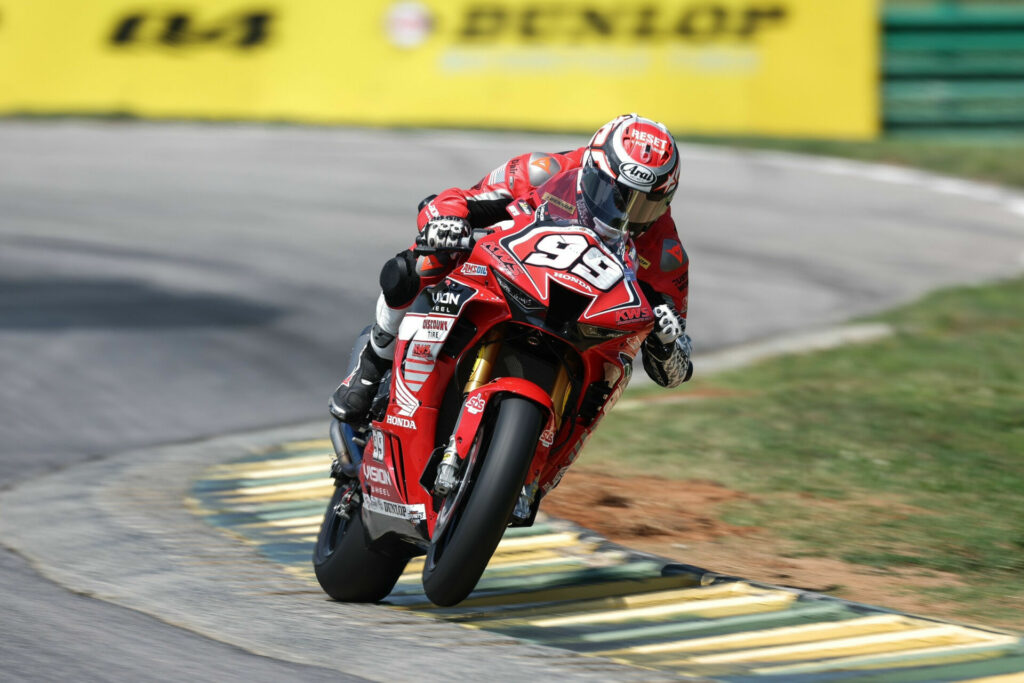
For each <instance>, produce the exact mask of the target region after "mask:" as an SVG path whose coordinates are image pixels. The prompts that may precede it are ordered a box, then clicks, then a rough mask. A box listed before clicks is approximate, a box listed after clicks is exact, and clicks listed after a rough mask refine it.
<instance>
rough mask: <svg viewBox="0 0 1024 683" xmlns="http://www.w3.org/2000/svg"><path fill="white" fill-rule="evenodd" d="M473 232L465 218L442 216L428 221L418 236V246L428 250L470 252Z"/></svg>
mask: <svg viewBox="0 0 1024 683" xmlns="http://www.w3.org/2000/svg"><path fill="white" fill-rule="evenodd" d="M472 235H473V230H472V228H470V226H469V222H468V221H466V219H465V218H460V217H459V216H441V217H440V218H431V219H430V220H429V221H427V223H426V225H424V226H423V229H422V230H420V234H419V235H417V236H416V246H418V247H423V248H427V249H446V250H452V251H469V249H470V238H471V237H472Z"/></svg>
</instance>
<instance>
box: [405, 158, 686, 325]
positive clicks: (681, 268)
mask: <svg viewBox="0 0 1024 683" xmlns="http://www.w3.org/2000/svg"><path fill="white" fill-rule="evenodd" d="M585 151H586V147H580V148H579V149H576V150H573V151H571V152H565V153H561V154H546V153H537V152H535V153H533V154H523V155H520V156H517V157H515V158H513V159H511V160H510V161H508V162H507V163H505V164H502V165H501V166H499V167H498V168H496V169H494V170H493V171H492V172H491V173H489V174H488V175H487V176H486V177H485V178H483V179H482V180H481V181H480V182H479V183H477V184H476V185H474V186H473V187H471V188H470V189H468V190H462V189H459V188H454V187H453V188H451V189H448V190H445V191H444V192H442V193H441V194H439V195H437V196H436V197H434V198H433V199H431V200H430V201H428V202H427V203H426V204H425V205H424V206H423V208H422V209H421V210H420V213H419V217H418V219H417V225H418V226H419V228H420V229H421V230H422V229H423V226H424V225H426V223H427V221H429V220H430V219H432V218H439V217H441V216H458V217H460V218H465V219H467V220H468V221H469V224H470V225H471V226H472V227H473V228H484V227H487V226H490V225H493V224H495V223H497V222H499V221H503V220H508V219H509V214H508V212H507V211H506V207H507V206H508V204H509V203H510V202H512V201H513V200H516V199H525V200H526V201H528V202H530V204H531V205H532V206H533V207H534V208H536V207H537V205H538V204H540V201H541V200H540V198H539V197H537V195H536V193H535V192H534V190H536V189H537V188H538V187H540V185H541V184H543V183H544V182H546V181H547V180H549V179H550V178H552V177H554V176H555V175H557V174H559V173H565V172H567V171H573V170H575V169H577V168H579V167H580V164H581V159H582V157H583V153H584V152H585ZM634 244H635V245H636V249H637V256H638V261H639V263H640V272H638V273H637V279H639V280H640V282H641V283H645V284H646V285H647V286H648V288H650V289H653V290H654V291H655V292H658V293H659V294H661V295H663V296H664V297H666V298H667V299H668V300H669V301H671V303H672V305H673V306H674V307H675V309H676V311H678V312H679V314H680V315H681V316H682V317H684V318H685V317H686V299H687V291H688V288H689V279H688V278H689V265H690V264H689V258H688V257H687V255H686V251H685V250H684V249H683V245H682V243H681V242H680V240H679V235H678V234H677V233H676V225H675V222H674V221H673V220H672V215H671V209H669V210H668V211H666V212H665V214H664V215H663V216H662V217H661V218H659V219H658V220H656V221H655V222H654V223H653V224H652V225H651V227H650V228H648V229H647V231H646V232H644V233H643V234H642V235H640V236H639V237H638V238H635V239H634ZM451 268H452V265H451V263H450V262H444V261H441V260H439V259H433V258H428V259H424V260H423V261H421V264H420V266H419V271H420V277H421V282H422V285H423V286H428V285H433V284H436V283H437V282H439V281H440V280H441V279H442V278H443V277H444V276H445V275H446V274H447V273H448V271H449V270H451ZM645 289H646V288H645ZM657 303H660V302H657ZM657 303H656V302H651V305H652V306H654V305H657Z"/></svg>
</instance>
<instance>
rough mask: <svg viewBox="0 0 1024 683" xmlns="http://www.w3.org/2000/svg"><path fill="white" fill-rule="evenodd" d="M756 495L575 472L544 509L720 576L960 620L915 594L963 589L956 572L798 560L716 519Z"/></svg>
mask: <svg viewBox="0 0 1024 683" xmlns="http://www.w3.org/2000/svg"><path fill="white" fill-rule="evenodd" d="M749 498H750V496H748V495H747V494H745V493H741V492H738V491H733V490H731V489H728V488H726V487H724V486H722V485H721V484H718V483H715V482H712V481H705V480H688V481H667V480H663V479H658V478H656V477H629V478H625V479H623V478H621V477H614V476H610V475H605V474H597V473H593V472H588V471H586V470H574V471H573V472H571V473H570V474H569V475H567V476H566V478H565V480H564V481H563V482H562V483H561V484H560V485H559V487H558V488H557V489H555V490H554V491H553V492H552V493H551V495H550V496H549V497H547V498H545V500H544V504H543V506H542V507H543V509H544V511H545V512H547V513H549V514H551V515H554V516H556V517H562V518H565V519H570V520H572V521H574V522H577V523H578V524H581V525H582V526H585V527H587V528H588V529H593V530H595V531H597V532H599V533H601V534H602V535H604V536H606V537H608V538H609V539H611V540H612V541H615V542H616V543H621V544H623V545H626V546H629V547H631V548H636V549H637V550H641V551H644V552H649V553H654V554H656V555H661V556H663V557H668V558H671V559H674V560H677V561H679V562H683V563H685V564H692V565H696V566H699V567H703V568H704V569H708V570H711V571H714V572H718V573H720V574H729V575H735V576H742V577H744V578H747V579H750V580H753V581H761V582H764V583H771V584H775V585H782V586H792V587H796V588H802V589H805V590H811V591H815V592H819V593H828V594H829V595H835V596H837V597H842V598H845V599H847V600H854V601H856V602H865V603H870V604H876V605H882V606H885V607H888V608H890V609H897V610H901V611H905V612H909V613H912V614H922V615H927V616H931V617H946V618H950V619H956V616H955V615H954V612H953V607H954V606H953V605H949V604H947V603H945V602H940V601H936V600H930V599H928V598H927V596H923V595H921V594H920V593H917V592H915V589H920V588H940V587H952V586H960V585H963V584H962V582H961V581H960V579H959V577H957V576H955V575H953V574H944V573H940V572H931V571H928V572H925V571H920V570H914V569H893V568H888V569H875V568H872V567H867V566H863V565H856V564H850V563H847V562H843V561H841V560H834V559H828V558H821V557H794V556H793V554H794V552H793V548H792V547H791V546H790V545H789V544H788V543H786V542H785V541H783V540H780V539H778V538H776V537H773V536H772V535H771V534H769V533H768V532H766V531H765V530H763V529H759V528H757V527H744V526H736V525H734V524H728V523H726V522H723V521H721V520H720V519H718V518H717V517H716V513H715V507H716V506H718V505H720V504H722V503H725V502H731V501H736V500H746V499H749Z"/></svg>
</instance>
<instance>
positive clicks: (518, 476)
mask: <svg viewBox="0 0 1024 683" xmlns="http://www.w3.org/2000/svg"><path fill="white" fill-rule="evenodd" d="M543 426H544V414H543V412H542V411H541V409H540V407H538V406H537V405H536V404H535V403H533V402H531V401H528V400H526V399H524V398H518V397H508V398H505V399H504V400H502V401H501V403H500V404H499V405H498V414H497V418H496V420H495V423H494V430H493V432H492V437H491V440H490V444H489V445H488V446H487V450H486V452H485V453H483V454H482V456H483V457H482V463H481V464H480V466H479V468H478V472H477V473H476V476H475V477H474V476H473V473H467V474H466V476H467V477H471V478H470V479H468V480H467V481H466V482H465V483H464V484H463V485H464V486H466V485H468V486H471V487H472V488H471V489H470V490H469V491H468V492H467V493H466V495H465V498H464V499H463V501H462V503H461V507H462V509H461V510H456V511H455V512H454V514H453V516H452V518H451V520H450V521H449V522H448V526H447V527H446V528H445V530H444V533H443V534H442V536H441V537H440V538H437V539H435V541H434V542H433V543H431V544H430V550H429V551H428V552H427V557H426V561H425V562H424V563H423V591H424V592H425V593H426V594H427V597H428V598H430V601H431V602H433V603H434V604H436V605H440V606H442V607H448V606H451V605H455V604H457V603H459V602H462V601H463V600H464V599H465V598H466V596H467V595H469V594H470V592H472V590H473V588H475V587H476V584H477V582H478V581H479V580H480V575H481V574H483V573H484V569H486V568H487V563H488V562H490V560H491V555H493V554H494V549H495V548H497V547H498V542H499V541H501V537H502V535H503V534H504V533H505V528H506V526H507V525H508V520H509V518H510V517H511V516H512V510H513V509H514V508H515V504H516V500H517V499H518V498H519V492H520V491H521V490H522V488H523V480H524V479H525V478H526V474H527V472H528V470H529V467H530V462H531V461H532V460H533V455H534V452H535V451H536V449H537V442H538V439H539V438H540V431H541V429H542V428H543Z"/></svg>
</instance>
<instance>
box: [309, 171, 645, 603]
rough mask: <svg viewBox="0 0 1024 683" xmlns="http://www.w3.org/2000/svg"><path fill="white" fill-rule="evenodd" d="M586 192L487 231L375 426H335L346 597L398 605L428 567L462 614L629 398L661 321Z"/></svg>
mask: <svg viewBox="0 0 1024 683" xmlns="http://www.w3.org/2000/svg"><path fill="white" fill-rule="evenodd" d="M574 185H575V183H574V182H573V183H572V186H566V187H565V188H563V190H564V191H562V192H558V188H552V190H553V191H548V192H545V193H544V194H543V195H542V199H543V201H544V203H543V204H541V205H540V207H538V209H537V210H536V212H534V210H533V209H532V208H531V206H530V205H529V204H528V203H527V202H525V201H518V202H514V203H512V204H510V206H509V209H508V211H509V213H510V214H511V216H512V220H511V221H505V222H504V223H502V224H499V225H498V226H495V227H494V228H493V229H490V230H488V231H482V232H480V231H478V232H477V233H476V239H475V243H474V245H473V249H472V251H471V252H470V254H469V256H468V257H467V258H466V259H465V260H464V261H463V262H462V263H461V265H460V266H458V267H457V268H456V269H454V270H453V271H452V272H451V274H450V275H449V276H448V277H447V279H446V280H445V281H444V282H442V283H441V284H439V285H438V286H436V287H434V288H431V289H427V290H424V292H423V293H422V294H421V295H420V297H419V298H418V299H417V300H416V301H415V302H414V303H413V305H412V306H411V307H410V309H409V311H408V312H407V313H406V315H405V318H404V319H403V321H402V324H401V328H400V331H399V335H398V339H397V341H396V350H395V363H394V367H393V370H392V371H391V374H390V376H389V377H388V376H386V377H385V379H384V381H383V382H382V383H381V389H380V391H379V392H378V394H377V397H376V399H375V400H374V402H373V406H372V408H371V410H370V418H369V420H370V421H369V423H368V424H366V425H357V426H352V425H349V424H343V423H340V422H334V423H333V424H332V426H331V439H332V442H333V444H334V448H335V451H336V452H337V458H336V460H335V462H334V465H333V467H332V475H333V476H334V478H335V483H336V488H335V491H334V495H333V497H332V499H331V502H330V504H329V505H328V507H327V511H326V514H325V517H324V521H323V524H322V526H321V529H320V533H319V537H318V539H317V543H316V548H315V551H314V556H313V565H314V568H315V570H316V576H317V579H318V580H319V582H320V585H321V586H322V587H323V589H324V591H325V592H326V593H327V594H328V595H330V596H331V597H333V598H335V599H337V600H342V601H349V602H376V601H378V600H382V599H383V598H385V597H386V596H387V595H388V593H390V592H391V590H392V588H393V587H394V585H395V583H396V582H397V581H398V577H399V576H400V575H401V573H402V571H403V570H404V568H405V566H406V564H407V563H408V561H409V559H410V558H412V557H414V556H416V555H423V554H425V555H426V558H425V561H424V565H423V588H424V591H425V593H426V595H427V597H428V598H429V599H430V600H431V601H432V602H434V603H436V604H437V605H441V606H448V605H454V604H456V603H458V602H460V601H462V600H463V599H464V598H465V597H466V596H467V595H469V593H470V592H471V591H472V590H473V588H474V587H475V586H476V583H477V581H479V579H480V576H481V574H482V573H483V571H484V569H485V568H486V567H487V563H488V562H489V561H490V558H491V555H492V554H493V553H494V550H495V548H496V547H497V545H498V542H499V541H500V540H501V537H502V535H503V533H504V530H505V528H506V527H507V526H510V525H511V526H529V525H531V524H532V523H533V521H534V518H535V517H536V515H537V510H538V506H539V505H540V502H541V500H542V499H543V497H544V495H545V494H547V493H548V492H549V491H550V490H551V489H553V488H554V487H555V486H556V485H557V484H558V482H559V480H560V479H561V478H562V476H563V475H564V474H565V472H566V470H567V469H568V468H569V466H570V465H571V464H572V463H573V461H574V460H575V459H576V457H577V455H578V454H579V452H580V450H581V448H582V447H583V445H584V443H585V442H586V440H587V437H588V436H589V435H590V433H591V432H592V431H593V430H594V428H595V427H596V426H597V423H598V422H599V420H600V419H601V418H602V416H603V415H604V414H605V413H606V412H607V411H608V410H609V409H610V408H611V406H612V405H613V404H614V403H615V401H616V400H617V399H618V397H619V396H620V395H621V393H622V390H623V389H624V388H625V386H626V384H627V383H628V381H629V378H630V373H631V369H632V362H633V358H634V357H635V356H636V353H637V351H638V349H639V348H640V345H641V343H642V342H643V340H644V338H645V337H646V336H647V334H648V333H649V332H650V331H651V330H652V328H653V326H654V315H653V313H652V310H651V307H650V306H649V305H648V303H647V300H646V298H645V297H644V295H643V293H642V291H641V289H640V287H639V284H638V282H637V279H636V253H635V250H634V249H633V248H632V244H631V243H630V242H629V241H625V242H622V243H620V244H618V245H613V246H608V245H606V244H605V243H604V242H603V241H602V240H601V239H600V238H599V237H598V236H597V234H595V233H594V232H593V231H591V230H589V229H587V228H585V227H583V226H581V225H579V223H578V222H574V220H573V219H574V217H575V213H576V207H575V187H574ZM544 189H545V188H541V190H544ZM363 343H365V333H364V337H363V338H361V339H360V340H359V341H358V342H357V344H356V352H354V354H353V360H352V366H353V367H354V365H355V358H356V356H357V354H358V349H360V348H361V347H362V345H363Z"/></svg>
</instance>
